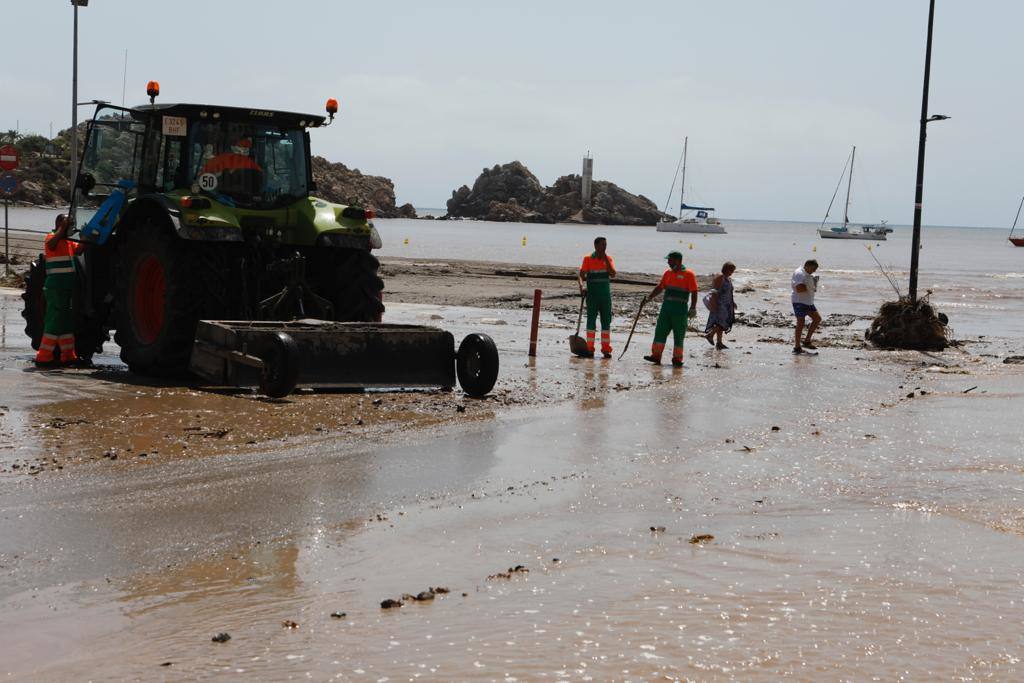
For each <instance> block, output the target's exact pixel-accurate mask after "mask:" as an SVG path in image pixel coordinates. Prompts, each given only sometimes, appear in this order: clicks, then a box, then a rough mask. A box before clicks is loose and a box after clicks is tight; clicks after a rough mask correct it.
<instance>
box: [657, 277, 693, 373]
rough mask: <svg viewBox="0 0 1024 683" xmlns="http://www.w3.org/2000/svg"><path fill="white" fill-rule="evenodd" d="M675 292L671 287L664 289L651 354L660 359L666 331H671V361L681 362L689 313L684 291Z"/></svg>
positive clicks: (666, 338)
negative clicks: (663, 297) (663, 298)
mask: <svg viewBox="0 0 1024 683" xmlns="http://www.w3.org/2000/svg"><path fill="white" fill-rule="evenodd" d="M679 291H680V293H679V294H675V293H674V292H673V291H672V289H671V288H668V289H666V290H665V300H664V301H662V302H661V312H660V313H658V324H657V325H655V327H654V343H653V344H651V355H652V356H654V357H655V358H656V359H657V360H659V361H660V360H661V354H662V353H663V352H664V351H665V342H666V341H668V333H669V331H671V332H672V342H673V346H672V362H674V363H682V362H683V342H684V340H685V339H686V325H687V322H688V321H689V318H690V313H689V311H688V310H687V308H686V298H685V296H686V294H687V293H686V292H684V291H683V290H679Z"/></svg>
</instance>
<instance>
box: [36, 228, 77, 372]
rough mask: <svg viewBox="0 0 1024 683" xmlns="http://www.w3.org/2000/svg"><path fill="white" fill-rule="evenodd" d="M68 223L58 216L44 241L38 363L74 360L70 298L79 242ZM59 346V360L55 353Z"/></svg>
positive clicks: (75, 359) (52, 363) (72, 361)
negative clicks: (43, 307)
mask: <svg viewBox="0 0 1024 683" xmlns="http://www.w3.org/2000/svg"><path fill="white" fill-rule="evenodd" d="M69 227H70V223H69V222H68V219H67V216H65V215H64V214H61V215H59V216H57V220H56V221H55V224H54V230H53V232H51V233H49V234H48V235H47V236H46V241H45V242H44V243H43V260H44V263H45V265H46V281H45V283H44V284H43V294H44V296H45V297H46V319H45V321H44V323H43V339H42V341H41V342H40V343H39V351H38V352H37V353H36V363H37V364H39V365H54V364H56V363H58V362H60V363H65V364H66V363H74V362H76V361H78V354H76V353H75V316H74V312H73V311H72V299H73V298H74V292H75V254H77V253H78V252H79V251H80V250H81V245H80V244H76V243H75V242H72V241H71V240H69V239H68V228H69ZM58 348H59V349H60V354H59V356H60V357H59V360H58V356H57V354H56V353H55V352H56V351H57V349H58Z"/></svg>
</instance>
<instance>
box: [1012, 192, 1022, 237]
mask: <svg viewBox="0 0 1024 683" xmlns="http://www.w3.org/2000/svg"><path fill="white" fill-rule="evenodd" d="M1022 206H1024V197H1021V198H1020V204H1019V205H1018V206H1017V216H1016V218H1014V219H1013V226H1012V227H1011V228H1010V244H1012V245H1013V246H1015V247H1024V237H1014V236H1013V231H1014V230H1016V229H1017V219H1018V218H1020V208H1021V207H1022Z"/></svg>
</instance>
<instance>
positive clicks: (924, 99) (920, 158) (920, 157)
mask: <svg viewBox="0 0 1024 683" xmlns="http://www.w3.org/2000/svg"><path fill="white" fill-rule="evenodd" d="M934 20H935V0H930V2H929V6H928V41H927V44H926V47H925V53H924V93H923V95H922V96H921V138H920V141H919V142H918V146H917V189H916V191H915V193H914V234H913V237H912V239H911V246H910V303H911V304H916V303H917V267H918V256H919V254H920V251H921V201H922V199H923V196H924V145H925V139H926V138H927V135H928V133H927V131H928V124H929V123H931V122H932V121H945V120H946V119H948V118H949V117H948V116H945V115H943V114H935V115H934V116H928V82H929V79H930V77H931V70H932V24H933V23H934Z"/></svg>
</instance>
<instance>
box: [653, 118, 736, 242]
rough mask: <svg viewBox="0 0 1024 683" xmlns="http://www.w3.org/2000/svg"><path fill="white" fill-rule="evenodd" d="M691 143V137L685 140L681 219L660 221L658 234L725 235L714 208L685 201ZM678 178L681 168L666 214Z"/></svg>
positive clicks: (670, 194) (670, 193) (672, 188)
mask: <svg viewBox="0 0 1024 683" xmlns="http://www.w3.org/2000/svg"><path fill="white" fill-rule="evenodd" d="M689 141H690V138H689V137H686V138H684V139H683V159H682V162H681V166H682V169H683V174H682V178H681V180H680V183H679V218H677V219H676V220H674V221H658V226H657V230H658V232H693V233H703V234H705V235H724V234H725V228H724V227H722V222H721V221H720V220H718V219H717V218H715V217H714V216H713V215H712V214H713V213H714V211H715V209H714V207H711V206H689V205H687V203H686V201H685V200H684V199H683V194H684V192H685V191H686V187H685V185H686V148H687V145H688V143H689ZM678 177H679V168H678V167H677V168H676V177H675V178H672V187H671V188H669V191H668V196H669V199H668V201H666V202H665V210H666V212H667V211H668V202H670V201H672V190H674V189H675V186H676V178H678ZM687 211H692V212H695V213H691V214H687V213H685V212H687Z"/></svg>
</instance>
